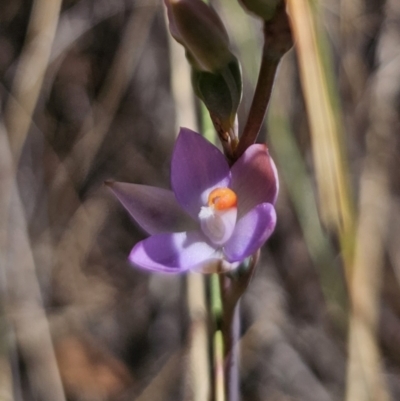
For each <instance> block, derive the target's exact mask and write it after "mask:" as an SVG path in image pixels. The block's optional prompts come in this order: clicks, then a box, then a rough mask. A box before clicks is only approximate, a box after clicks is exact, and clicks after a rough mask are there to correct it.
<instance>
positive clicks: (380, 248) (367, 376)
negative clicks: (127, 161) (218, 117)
mask: <svg viewBox="0 0 400 401" xmlns="http://www.w3.org/2000/svg"><path fill="white" fill-rule="evenodd" d="M399 19H400V4H399V3H398V2H397V1H396V0H389V1H388V2H387V3H386V10H385V22H386V23H385V24H384V29H383V30H382V33H381V36H380V40H379V43H378V51H377V54H378V65H379V67H378V71H377V74H376V77H375V80H374V82H373V86H372V100H371V104H370V113H369V116H370V121H371V123H370V127H369V130H368V132H367V155H366V158H365V161H364V169H363V172H362V176H361V190H360V201H359V209H360V216H359V222H358V228H357V237H356V248H355V260H354V268H353V278H352V281H351V287H350V294H351V300H352V306H353V314H352V317H351V321H350V339H349V358H350V360H349V369H348V377H347V381H348V387H347V394H346V399H347V400H348V401H352V400H360V401H364V400H365V401H367V400H377V401H381V400H383V401H385V400H389V399H390V398H389V395H388V393H387V390H386V388H385V385H384V382H383V379H382V372H381V363H380V355H379V349H378V344H377V338H376V335H377V325H378V321H379V305H380V301H379V295H380V288H381V281H382V270H383V263H384V248H385V245H384V244H385V240H386V235H387V231H388V226H389V219H390V208H391V203H392V201H391V195H390V172H391V169H393V167H394V163H395V157H396V155H395V151H396V146H397V142H398V139H397V137H398V109H397V107H396V102H397V99H398V96H399V94H400V84H399V83H400V48H399V46H398V43H399V42H398V41H399V37H400V30H399V28H398V25H397V24H393V23H391V21H398V20H399Z"/></svg>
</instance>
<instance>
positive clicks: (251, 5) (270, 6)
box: [239, 0, 282, 21]
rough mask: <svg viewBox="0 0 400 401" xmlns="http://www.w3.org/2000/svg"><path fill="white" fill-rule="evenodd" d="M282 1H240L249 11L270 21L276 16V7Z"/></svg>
mask: <svg viewBox="0 0 400 401" xmlns="http://www.w3.org/2000/svg"><path fill="white" fill-rule="evenodd" d="M281 1H282V0H239V3H241V4H242V6H243V8H245V9H246V10H247V11H249V12H251V13H253V14H255V15H257V16H258V17H261V18H262V19H263V20H265V21H269V20H270V19H272V18H273V16H274V15H275V11H276V7H277V6H278V4H279V3H280V2H281Z"/></svg>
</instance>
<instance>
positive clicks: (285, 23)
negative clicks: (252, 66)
mask: <svg viewBox="0 0 400 401" xmlns="http://www.w3.org/2000/svg"><path fill="white" fill-rule="evenodd" d="M292 45H293V42H292V35H291V30H290V25H289V19H288V16H287V14H286V10H285V2H284V1H281V3H280V5H279V6H278V9H277V11H276V13H275V16H274V17H273V18H272V19H271V20H269V21H265V22H264V46H263V52H262V58H261V67H260V73H259V75H258V81H257V86H256V90H255V92H254V97H253V102H252V104H251V107H250V111H249V116H248V118H247V122H246V125H245V127H244V130H243V133H242V136H241V138H240V140H239V144H238V146H237V148H236V152H235V157H234V158H235V159H238V158H239V157H240V156H241V155H242V154H243V153H244V152H245V150H246V149H247V148H248V147H249V146H251V145H253V144H254V143H255V142H256V140H257V136H258V134H259V132H260V130H261V127H262V124H263V121H264V117H265V114H266V111H267V108H268V104H269V101H270V98H271V92H272V87H273V84H274V80H275V75H276V71H277V69H278V65H279V62H280V61H281V59H282V57H283V55H284V54H285V53H286V52H287V51H288V50H289V49H290V48H291V47H292Z"/></svg>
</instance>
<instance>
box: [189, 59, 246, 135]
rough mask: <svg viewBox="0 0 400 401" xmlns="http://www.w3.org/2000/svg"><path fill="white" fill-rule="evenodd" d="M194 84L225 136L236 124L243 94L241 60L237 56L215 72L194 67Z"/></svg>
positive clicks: (221, 133) (213, 120)
mask: <svg viewBox="0 0 400 401" xmlns="http://www.w3.org/2000/svg"><path fill="white" fill-rule="evenodd" d="M192 85H193V89H194V91H195V93H196V95H197V96H198V97H199V98H200V99H201V100H202V101H203V102H204V104H205V105H206V107H207V109H208V111H209V112H210V116H211V120H212V122H213V124H214V126H215V128H216V130H217V132H218V134H219V136H220V137H222V138H225V137H226V136H227V135H228V133H229V132H230V131H231V130H232V129H233V127H234V125H235V118H236V112H237V109H238V107H239V103H240V99H241V96H242V78H241V72H240V66H239V62H238V61H237V59H236V58H235V59H233V60H232V61H231V62H230V63H229V64H227V65H226V66H225V67H224V68H223V69H220V70H219V71H218V72H214V73H209V72H206V71H199V70H196V69H194V68H192ZM226 139H227V138H225V140H226Z"/></svg>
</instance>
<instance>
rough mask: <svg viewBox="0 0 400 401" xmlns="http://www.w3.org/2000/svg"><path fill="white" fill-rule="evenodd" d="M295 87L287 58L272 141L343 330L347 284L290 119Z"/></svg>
mask: <svg viewBox="0 0 400 401" xmlns="http://www.w3.org/2000/svg"><path fill="white" fill-rule="evenodd" d="M294 84H295V80H294V67H293V62H292V59H286V60H284V61H283V62H282V65H281V68H280V72H279V76H278V78H277V82H276V83H275V91H274V94H273V98H272V102H271V108H270V113H269V119H268V126H269V140H270V143H271V146H272V148H273V151H274V154H275V155H276V159H277V161H278V168H279V171H280V174H281V176H282V178H283V179H284V181H285V184H286V187H287V191H288V193H289V195H290V198H291V199H292V201H293V205H294V207H295V210H296V213H297V215H298V218H299V222H300V225H301V228H302V231H303V235H304V238H305V241H306V244H307V248H308V251H309V253H310V256H311V259H312V261H313V262H314V265H315V268H316V270H317V273H318V275H319V278H320V284H321V287H322V291H323V293H324V296H325V299H326V301H327V303H328V310H329V311H330V312H331V314H332V316H333V317H334V318H335V320H336V323H337V324H338V325H339V326H341V327H343V323H344V318H345V317H346V314H347V295H346V289H345V283H344V281H343V277H342V275H341V274H340V272H339V270H338V266H337V265H336V262H335V253H334V250H333V247H332V246H331V244H330V243H329V240H328V238H327V236H326V234H325V233H324V231H323V229H322V227H321V222H320V220H319V216H318V210H317V205H316V200H315V197H314V191H313V187H312V182H311V179H310V178H309V177H308V174H307V168H306V165H305V163H304V160H303V159H302V156H301V153H300V150H299V148H298V144H297V143H296V140H295V138H294V136H293V132H291V126H290V121H289V119H288V118H287V116H289V115H291V113H292V112H293V110H292V108H293V105H292V104H291V102H290V100H288V99H290V98H291V96H290V95H291V90H292V88H293V86H294Z"/></svg>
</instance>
